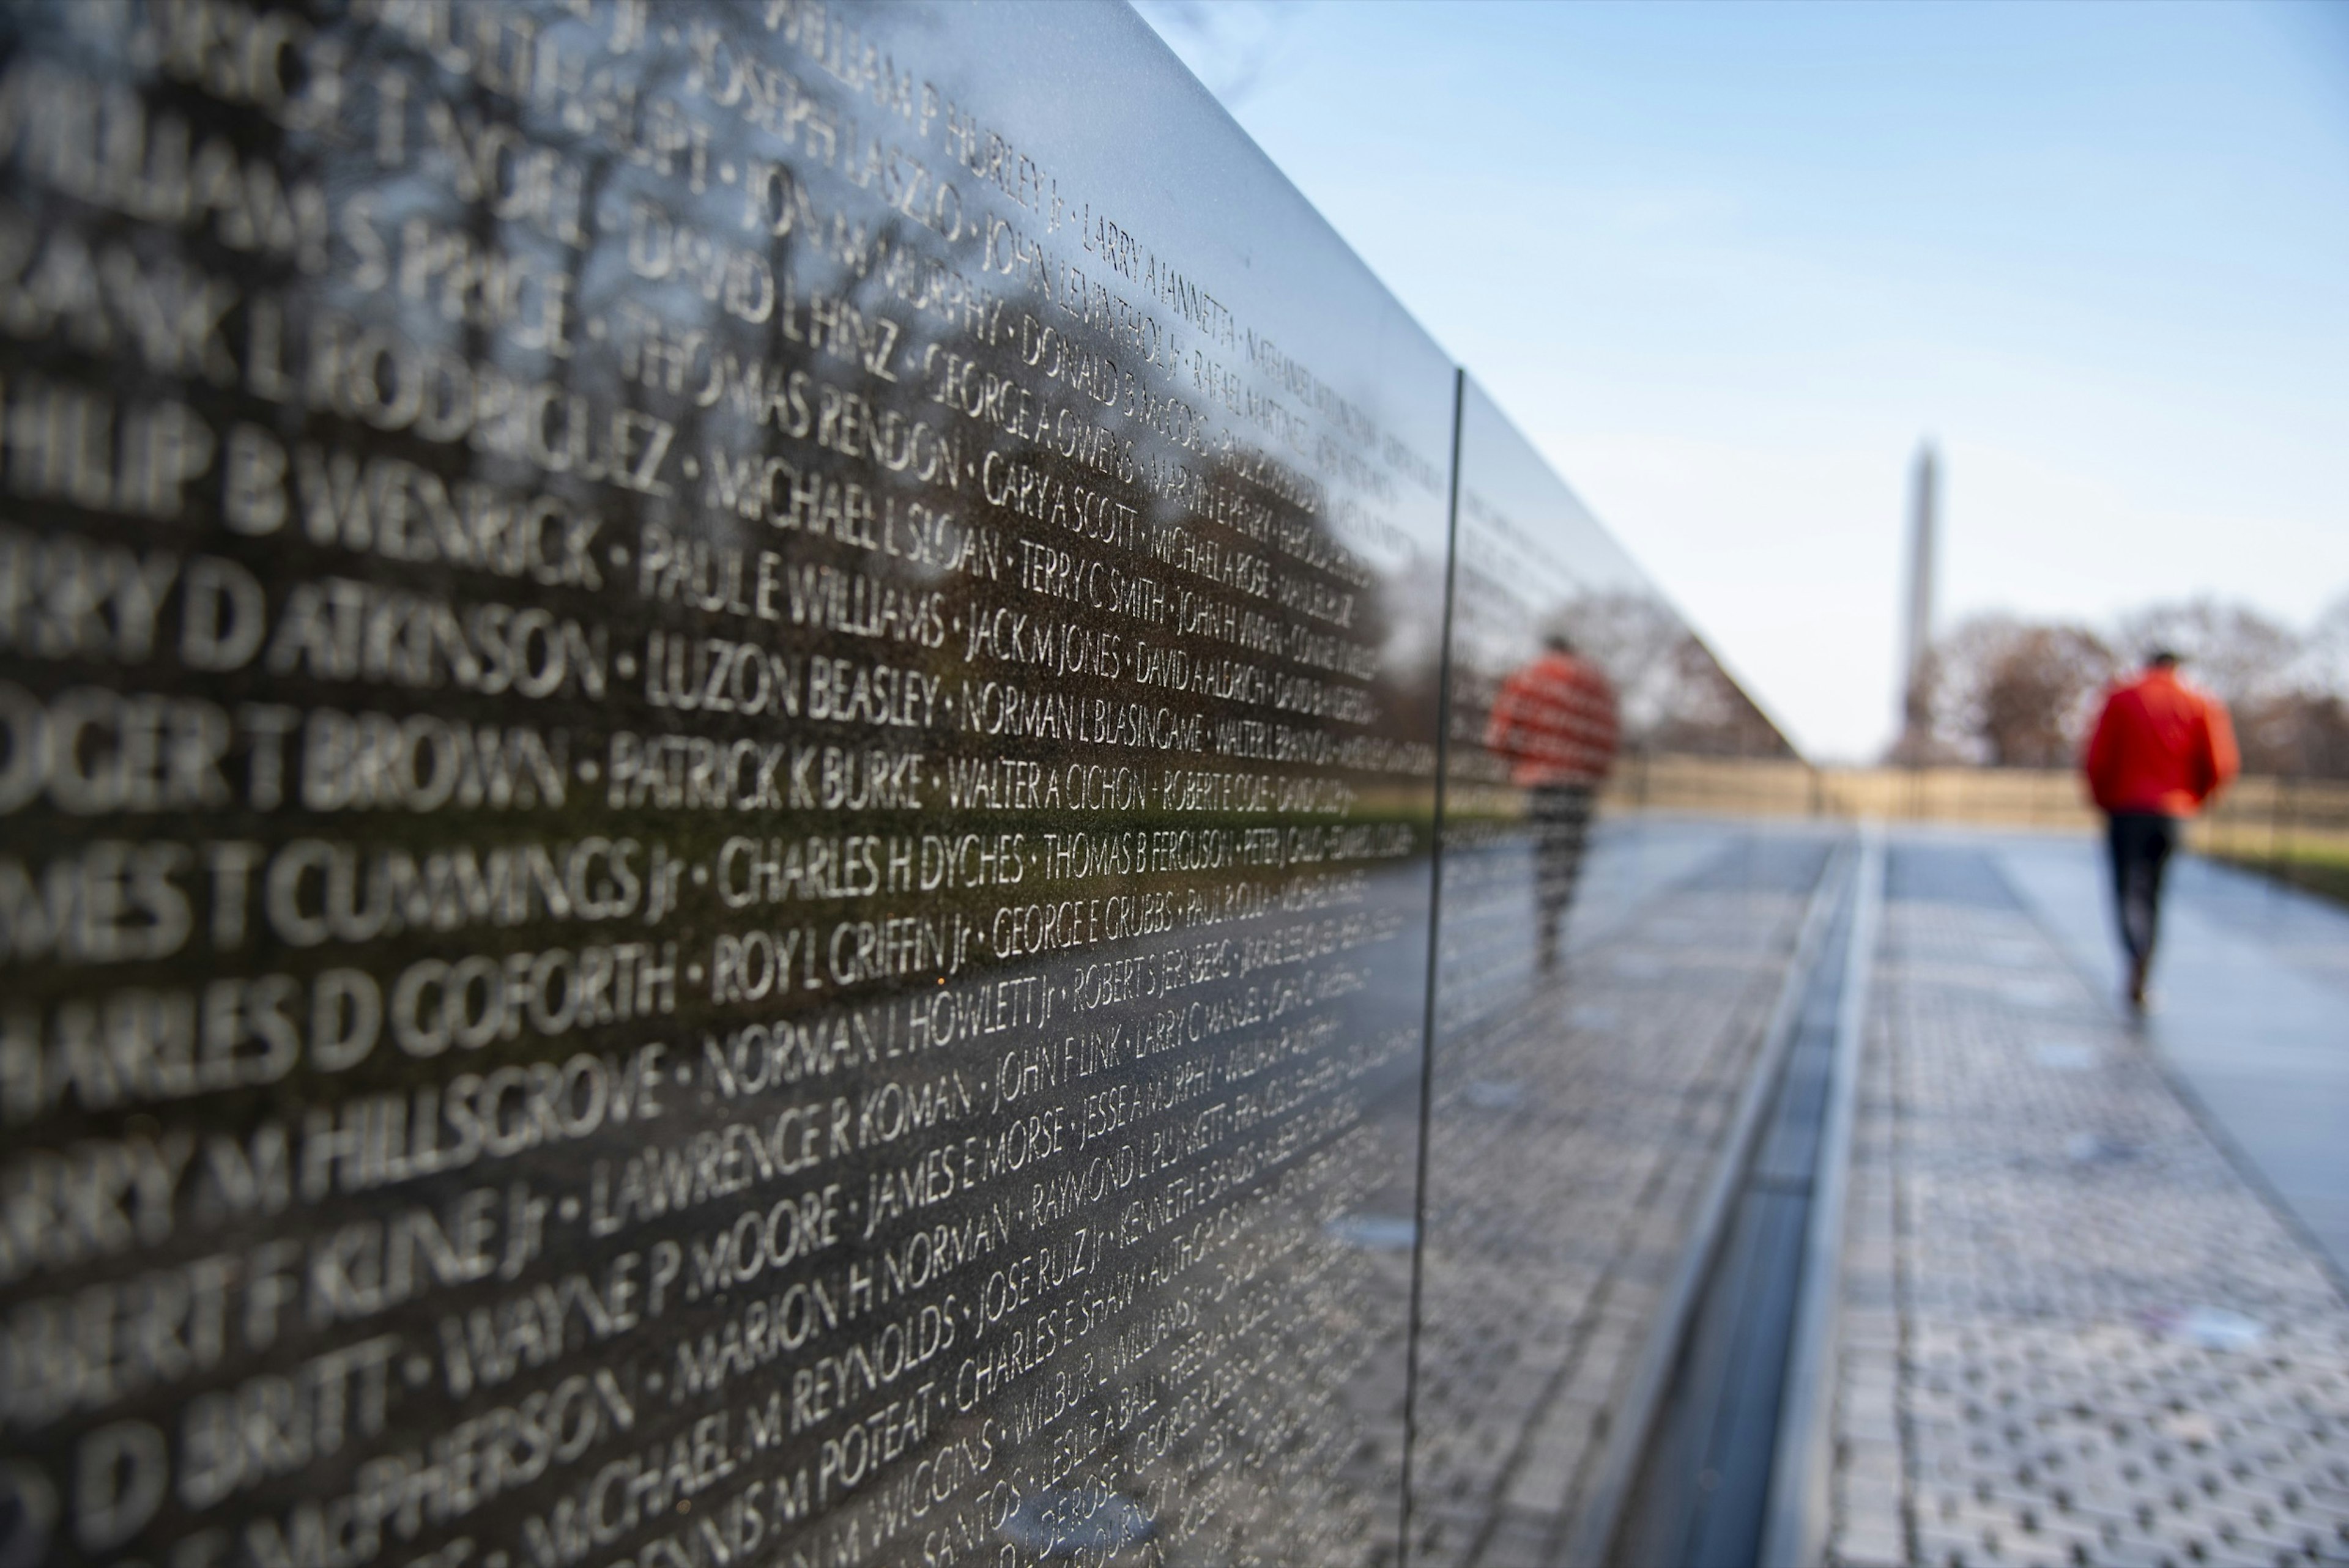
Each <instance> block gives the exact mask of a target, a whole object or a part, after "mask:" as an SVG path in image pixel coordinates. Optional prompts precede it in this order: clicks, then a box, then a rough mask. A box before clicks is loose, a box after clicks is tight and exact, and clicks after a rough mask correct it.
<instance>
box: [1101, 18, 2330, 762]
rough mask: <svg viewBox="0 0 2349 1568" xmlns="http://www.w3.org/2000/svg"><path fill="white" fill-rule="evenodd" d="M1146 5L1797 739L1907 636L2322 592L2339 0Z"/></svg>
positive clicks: (2291, 608)
mask: <svg viewBox="0 0 2349 1568" xmlns="http://www.w3.org/2000/svg"><path fill="white" fill-rule="evenodd" d="M1143 10H1144V15H1146V16H1148V17H1150V19H1151V20H1152V21H1153V23H1154V25H1155V26H1158V27H1159V29H1160V32H1161V34H1162V36H1165V37H1166V38H1167V40H1168V41H1169V42H1170V43H1171V44H1173V45H1174V46H1175V47H1176V49H1177V52H1178V53H1181V54H1183V55H1184V57H1185V59H1186V60H1187V61H1189V62H1190V63H1191V64H1192V66H1193V68H1194V69H1195V70H1197V71H1198V72H1199V74H1200V75H1201V77H1203V78H1204V79H1205V80H1206V82H1207V85H1208V86H1209V87H1210V88H1215V89H1216V91H1217V93H1218V95H1219V96H1221V97H1223V98H1224V99H1225V101H1226V105H1227V107H1229V108H1232V110H1233V112H1234V113H1235V115H1236V116H1237V119H1239V121H1240V123H1241V124H1242V125H1243V126H1244V127H1246V129H1247V130H1248V132H1249V133H1250V134H1251V135H1252V136H1254V137H1255V138H1256V139H1257V141H1258V142H1259V143H1261V144H1262V145H1263V146H1264V148H1265V149H1266V150H1267V151H1268V153H1269V154H1270V155H1271V156H1272V158H1273V159H1274V160H1275V161H1276V162H1278V164H1279V165H1280V166H1281V168H1282V169H1284V170H1286V171H1287V172H1288V175H1289V177H1290V178H1291V179H1292V180H1294V181H1296V182H1297V184H1298V185H1299V188H1300V189H1301V190H1302V191H1304V192H1305V194H1306V195H1307V196H1308V197H1309V199H1311V200H1312V201H1314V202H1315V204H1316V205H1318V206H1319V208H1320V209H1321V211H1323V212H1324V213H1326V214H1327V215H1328V216H1329V218H1330V221H1331V222H1333V223H1334V224H1335V225H1336V226H1337V228H1338V230H1339V231H1340V232H1341V233H1343V234H1344V235H1345V236H1346V237H1347V238H1348V239H1349V240H1350V241H1351V242H1352V243H1353V244H1354V245H1355V247H1356V248H1357V249H1358V250H1360V251H1361V253H1362V254H1363V255H1364V256H1365V257H1366V258H1367V259H1368V260H1369V262H1370V263H1371V266H1372V267H1374V268H1375V269H1377V271H1378V272H1379V273H1380V274H1381V276H1382V277H1384V278H1385V279H1386V281H1387V283H1388V284H1389V286H1391V287H1392V289H1393V290H1394V291H1395V293H1396V294H1398V295H1399V296H1401V298H1402V301H1403V303H1404V304H1406V305H1408V306H1409V307H1410V308H1411V309H1412V310H1413V312H1414V313H1415V314H1416V315H1418V316H1419V318H1420V319H1421V321H1422V322H1423V323H1424V324H1425V325H1427V327H1428V328H1429V330H1430V331H1432V332H1433V333H1434V335H1436V337H1437V338H1438V339H1439V340H1440V341H1442V342H1443V343H1444V346H1446V347H1447V348H1448V349H1450V350H1451V352H1452V353H1454V355H1455V356H1458V357H1459V358H1460V359H1461V360H1462V361H1463V362H1464V364H1466V365H1467V366H1469V368H1470V370H1471V371H1472V372H1474V373H1475V375H1476V376H1478V377H1480V378H1481V379H1482V380H1483V381H1484V382H1485V385H1486V386H1488V387H1490V388H1492V390H1493V392H1494V394H1495V397H1496V398H1497V399H1498V400H1499V401H1500V403H1501V405H1502V406H1503V407H1505V408H1506V409H1508V410H1509V412H1510V414H1511V416H1512V417H1513V418H1515V419H1516V422H1517V423H1518V424H1519V425H1520V426H1521V427H1522V428H1524V429H1525V430H1526V433H1527V434H1528V435H1529V436H1531V437H1532V438H1534V440H1535V441H1536V442H1537V444H1538V445H1539V446H1540V447H1541V448H1542V449H1544V450H1545V451H1546V452H1547V454H1548V455H1549V457H1550V459H1551V460H1552V461H1553V462H1554V463H1555V464H1556V465H1557V468H1558V469H1559V471H1560V472H1561V473H1563V474H1564V475H1565V476H1566V478H1567V479H1568V481H1569V482H1571V483H1572V484H1573V485H1574V486H1575V487H1576V488H1577V489H1578V490H1580V491H1581V492H1582V494H1583V496H1584V498H1585V499H1586V500H1588V501H1589V502H1590V503H1591V505H1592V507H1593V508H1594V509H1595V510H1596V511H1598V512H1599V515H1600V516H1601V517H1602V518H1603V519H1605V520H1606V521H1607V522H1608V523H1609V525H1610V526H1611V527H1612V528H1613V529H1614V531H1616V533H1617V534H1618V535H1619V537H1620V538H1622V540H1623V541H1624V542H1625V543H1626V544H1627V545H1628V546H1629V547H1630V550H1631V552H1633V554H1634V555H1636V556H1637V557H1639V558H1640V561H1641V562H1643V563H1644V564H1645V565H1646V566H1647V567H1648V568H1649V569H1650V571H1651V573H1653V574H1654V575H1655V576H1656V577H1657V579H1658V580H1659V581H1660V582H1661V583H1662V584H1663V586H1664V588H1665V589H1666V591H1667V592H1668V593H1671V595H1672V596H1673V597H1674V598H1675V599H1677V600H1678V601H1679V602H1680V603H1682V605H1683V607H1684V608H1686V609H1687V610H1688V612H1689V613H1690V614H1691V616H1692V619H1693V620H1694V621H1695V622H1696V623H1697V624H1698V625H1699V626H1700V627H1701V628H1702V630H1703V631H1704V632H1705V633H1706V634H1707V635H1708V637H1710V638H1711V639H1712V640H1713V643H1714V644H1715V645H1716V646H1718V647H1719V648H1720V649H1721V650H1722V651H1723V653H1724V654H1725V655H1726V656H1727V658H1728V660H1729V662H1730V663H1731V664H1732V665H1733V667H1735V668H1736V669H1737V670H1738V671H1739V673H1740V674H1741V675H1742V676H1744V677H1745V678H1746V679H1747V681H1748V683H1749V684H1750V685H1751V686H1753V687H1754V689H1755V691H1756V693H1757V695H1759V696H1761V697H1762V698H1763V700H1764V703H1765V704H1766V705H1767V706H1768V707H1771V708H1772V710H1773V711H1774V712H1775V713H1777V714H1779V715H1780V716H1782V717H1783V718H1784V719H1785V721H1786V722H1787V724H1788V726H1789V727H1790V728H1791V729H1792V730H1793V731H1794V732H1795V738H1796V739H1797V740H1798V742H1800V743H1801V744H1803V745H1804V746H1805V747H1806V749H1808V750H1810V751H1811V752H1812V754H1813V755H1815V756H1818V757H1822V758H1859V757H1865V756H1872V755H1873V754H1874V753H1875V752H1876V751H1877V750H1878V749H1879V748H1881V747H1882V746H1883V744H1884V743H1885V742H1886V741H1887V740H1888V739H1889V734H1890V729H1891V724H1892V716H1893V711H1894V700H1893V688H1894V685H1895V680H1896V676H1895V669H1894V665H1895V645H1896V643H1897V640H1898V628H1897V624H1896V615H1895V604H1896V594H1897V590H1898V584H1899V574H1900V570H1901V528H1902V518H1903V512H1904V508H1905V505H1906V501H1905V486H1906V482H1907V472H1908V469H1909V463H1910V460H1911V459H1912V458H1913V456H1914V454H1915V451H1916V449H1917V446H1918V443H1919V442H1920V439H1922V438H1927V437H1930V438H1932V439H1933V440H1934V441H1935V442H1936V444H1937V445H1938V446H1939V448H1940V451H1941V454H1942V459H1943V469H1944V473H1945V491H1944V519H1945V521H1944V531H1945V546H1944V551H1943V554H1942V562H1941V593H1940V606H1941V616H1942V622H1943V624H1945V625H1946V624H1949V623H1950V622H1951V621H1953V620H1954V619H1956V618H1958V617H1960V616H1961V615H1963V614H1968V613H1970V612H1973V611H1978V610H1984V609H1992V608H2002V609H2012V610H2018V611H2022V612H2025V613H2029V614H2047V615H2063V616H2069V617H2075V618H2078V619H2083V620H2086V621H2089V622H2091V623H2104V622H2107V621H2109V620H2110V619H2111V618H2112V617H2113V616H2114V615H2116V614H2118V613H2119V612H2122V611H2125V610H2127V609H2130V608H2134V607H2137V606H2139V605H2142V604H2144V603H2148V602H2151V601H2155V600H2162V599H2177V598H2184V597H2189V596H2192V595H2196V594H2200V593H2215V594H2218V595H2220V596H2222V597H2226V598H2230V599H2238V600H2244V601H2248V602H2250V603H2253V604H2255V605H2257V606H2259V607H2260V608H2261V609H2263V610H2265V611H2267V612H2269V613H2270V614H2274V615H2276V616H2278V617H2280V618H2282V619H2284V620H2286V621H2288V622H2292V623H2294V624H2303V625H2304V624H2307V623H2308V622H2309V621H2310V620H2312V619H2313V617H2314V616H2315V615H2316V614H2318V613H2319V612H2320V611H2321V610H2323V608H2324V607H2325V606H2327V605H2328V604H2330V603H2333V602H2335V601H2337V600H2339V599H2341V598H2342V597H2343V596H2344V594H2349V5H2331V6H2329V7H2328V6H2318V5H2267V4H2260V3H2257V0H2235V3H2231V4H2223V5H2177V4H2170V5H2120V4H2112V3H2104V4H2093V5H2048V4H2035V5H2021V4H2013V5H1991V4H1962V5H1938V4H1900V5H1861V4H1856V3H1845V4H1813V5H1773V4H1762V3H1755V0H1743V3H1739V4H1732V5H1705V4H1695V3H1676V4H1657V5H1600V4H1579V5H1546V4H1538V3H1535V0H1444V3H1442V4H1433V5H1423V4H1415V3H1412V0H1375V3H1370V0H1352V3H1341V0H1319V3H1314V0H1288V3H1269V4H1268V3H1263V0H1204V3H1195V4H1184V3H1182V0H1174V3H1172V4H1168V3H1156V4H1146V5H1144V6H1143Z"/></svg>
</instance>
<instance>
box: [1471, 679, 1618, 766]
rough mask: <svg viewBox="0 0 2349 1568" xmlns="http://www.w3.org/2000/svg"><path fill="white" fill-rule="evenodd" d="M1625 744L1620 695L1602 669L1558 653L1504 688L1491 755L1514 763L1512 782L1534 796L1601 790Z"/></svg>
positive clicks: (1489, 742) (1490, 730)
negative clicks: (1546, 790)
mask: <svg viewBox="0 0 2349 1568" xmlns="http://www.w3.org/2000/svg"><path fill="white" fill-rule="evenodd" d="M1617 740H1618V736H1617V731H1616V717H1615V688H1614V687H1613V686H1609V684H1608V681H1607V677H1606V676H1604V675H1603V674H1601V673H1600V672H1599V666H1598V665H1592V664H1588V663H1586V662H1585V661H1583V660H1581V659H1578V658H1576V657H1575V656H1574V655H1571V654H1561V653H1557V652H1555V651H1553V652H1550V653H1546V654H1544V655H1542V656H1541V657H1539V658H1537V659H1536V660H1535V661H1534V662H1533V663H1531V664H1529V665H1526V666H1525V667H1524V668H1523V669H1520V670H1517V671H1516V672H1514V673H1513V674H1511V675H1510V676H1509V677H1508V678H1507V679H1506V680H1504V681H1503V682H1502V683H1501V689H1500V692H1499V694H1498V695H1497V696H1495V697H1494V698H1493V715H1492V718H1491V720H1490V721H1489V722H1488V723H1487V724H1486V725H1485V747H1486V748H1487V749H1489V750H1491V751H1494V752H1495V753H1497V754H1498V755H1500V756H1502V757H1505V758H1508V760H1509V782H1510V783H1512V784H1515V785H1516V786H1517V787H1518V788H1520V789H1541V788H1543V787H1545V786H1548V785H1557V784H1596V783H1598V782H1599V780H1600V779H1604V778H1606V777H1607V770H1608V769H1609V768H1611V767H1613V766H1614V764H1615V748H1616V745H1617Z"/></svg>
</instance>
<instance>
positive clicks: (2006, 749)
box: [1892, 598, 2349, 779]
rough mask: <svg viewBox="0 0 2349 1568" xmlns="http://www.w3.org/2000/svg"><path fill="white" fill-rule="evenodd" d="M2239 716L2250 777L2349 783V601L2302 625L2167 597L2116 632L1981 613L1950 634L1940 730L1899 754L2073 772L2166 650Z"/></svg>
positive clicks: (1900, 757) (1911, 740)
mask: <svg viewBox="0 0 2349 1568" xmlns="http://www.w3.org/2000/svg"><path fill="white" fill-rule="evenodd" d="M2158 647H2167V648H2169V649H2172V650H2174V651H2175V652H2176V653H2178V655H2179V656H2180V657H2182V658H2183V659H2184V660H2185V662H2186V665H2185V673H2186V675H2187V677H2188V678H2189V680H2192V681H2193V682H2195V683H2196V684H2197V685H2199V686H2202V687H2203V688H2204V689H2206V690H2209V691H2211V692H2214V693H2216V694H2217V695H2218V696H2220V697H2221V698H2223V699H2224V700H2225V702H2226V704H2227V707H2228V708H2229V710H2230V712H2231V713H2232V714H2233V715H2234V719H2235V732H2236V738H2237V739H2238V740H2239V741H2240V744H2241V746H2242V749H2243V767H2244V769H2245V770H2246V771H2247V772H2251V773H2269V774H2281V775H2286V776H2291V777H2297V778H2316V779H2349V598H2344V599H2342V600H2341V601H2340V602H2339V603H2335V604H2334V605H2333V607H2332V608H2331V609H2330V610H2327V611H2326V612H2325V613H2324V614H2322V615H2320V616H2318V617H2317V619H2316V620H2315V622H2314V623H2313V624H2312V625H2310V626H2309V627H2308V628H2307V629H2306V630H2304V631H2301V630H2295V629H2293V628H2292V627H2290V626H2287V625H2285V624H2282V623H2281V622H2279V621H2276V620H2274V619H2272V618H2271V617H2269V616H2267V615H2264V614H2261V613H2260V612H2259V611H2257V610H2254V609H2251V607H2250V606H2248V605H2244V604H2235V603H2226V602H2223V601H2220V600H2217V599H2210V598H2202V599H2195V600H2190V601H2187V602H2185V603H2169V604H2156V605H2152V606H2150V607H2148V608H2146V609H2143V610H2139V611H2137V612H2135V613H2134V614H2127V615H2124V616H2122V617H2121V618H2120V619H2119V621H2118V622H2116V623H2115V624H2112V625H2110V626H2108V627H2096V626H2091V625H2088V624H2084V623H2081V622H2076V621H2034V620H2029V619H2026V618H2024V617H2022V616H2018V615H2008V614H1987V615H1976V616H1973V617H1971V619H1969V620H1966V621H1963V622H1961V623H1960V624H1958V625H1957V626H1955V627H1953V628H1952V629H1951V631H1950V633H1949V634H1947V635H1946V636H1944V637H1942V638H1941V639H1940V641H1939V642H1937V643H1936V644H1935V645H1934V646H1933V650H1932V653H1931V655H1930V662H1929V668H1928V670H1927V672H1926V679H1927V682H1928V694H1927V702H1926V709H1927V713H1928V714H1929V716H1930V720H1929V726H1928V727H1927V729H1926V731H1925V732H1924V733H1923V734H1921V735H1914V736H1908V737H1904V738H1902V740H1901V741H1900V742H1899V744H1898V745H1896V746H1895V747H1894V748H1893V756H1892V760H1894V761H1897V762H1915V763H1971V764H1976V765H1980V766H1984V767H1993V768H2063V767H2069V766H2070V765H2071V764H2072V763H2073V761H2074V760H2075V758H2077V757H2078V756H2079V751H2080V747H2081V744H2082V742H2083V741H2085V738H2086V737H2087V732H2088V727H2089V726H2090V725H2091V724H2093V723H2094V722H2095V717H2096V710H2097V707H2098V706H2099V705H2100V704H2101V703H2102V701H2103V700H2104V695H2105V692H2106V688H2107V687H2109V686H2111V685H2112V683H2113V682H2114V681H2115V680H2116V679H2117V678H2119V677H2122V676H2127V675H2128V674H2130V673H2131V672H2133V671H2134V670H2135V669H2137V666H2138V665H2140V664H2142V663H2143V661H2144V659H2145V656H2146V655H2147V654H2148V653H2149V652H2151V651H2152V650H2153V649H2155V648H2158Z"/></svg>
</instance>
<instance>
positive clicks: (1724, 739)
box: [1545, 593, 1794, 758]
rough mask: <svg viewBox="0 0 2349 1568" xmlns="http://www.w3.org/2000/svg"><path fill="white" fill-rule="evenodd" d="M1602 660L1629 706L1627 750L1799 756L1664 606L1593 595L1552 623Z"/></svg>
mask: <svg viewBox="0 0 2349 1568" xmlns="http://www.w3.org/2000/svg"><path fill="white" fill-rule="evenodd" d="M1545 624H1546V625H1549V626H1555V627H1556V628H1557V629H1558V630H1560V631H1563V632H1564V633H1566V634H1567V635H1568V636H1570V637H1572V638H1573V639H1574V641H1575V643H1576V645H1578V647H1579V648H1581V649H1582V650H1583V652H1585V653H1586V654H1588V655H1589V656H1590V657H1591V658H1593V659H1595V660H1597V661H1598V662H1599V665H1600V666H1601V667H1603V668H1604V669H1605V670H1606V671H1607V673H1608V675H1609V677H1610V678H1612V679H1613V681H1614V683H1615V686H1616V690H1617V691H1618V692H1619V694H1620V695H1621V698H1622V705H1623V742H1624V747H1625V749H1626V750H1636V751H1643V752H1648V753H1651V754H1655V755H1663V756H1694V757H1741V758H1791V757H1793V756H1794V748H1792V747H1790V746H1789V745H1787V743H1786V741H1785V738H1784V737H1783V736H1781V735H1779V733H1778V731H1777V728H1776V727H1775V726H1774V725H1773V724H1772V723H1771V722H1770V720H1769V719H1768V718H1767V717H1764V714H1763V712H1762V710H1761V709H1760V708H1759V707H1755V706H1754V699H1753V698H1752V697H1750V696H1746V695H1745V693H1744V691H1743V690H1742V689H1741V688H1740V687H1739V686H1738V685H1737V683H1736V682H1735V681H1734V680H1733V679H1732V678H1731V677H1730V675H1729V672H1728V671H1726V670H1724V669H1723V668H1722V667H1721V661H1720V660H1719V659H1717V658H1715V657H1714V656H1713V653H1712V651H1711V650H1710V649H1708V648H1707V647H1706V646H1705V645H1704V644H1703V643H1702V641H1701V640H1699V638H1698V637H1697V635H1696V634H1695V633H1694V632H1692V631H1691V630H1690V629H1689V626H1688V624H1687V623H1686V622H1684V621H1682V619H1681V618H1680V616H1679V615H1677V614H1674V613H1673V612H1672V610H1671V606H1670V605H1668V604H1666V603H1664V602H1663V601H1662V600H1661V599H1658V598H1656V597H1654V596H1653V595H1651V594H1646V593H1587V594H1583V595H1580V596H1578V597H1577V598H1575V599H1573V600H1571V601H1569V602H1568V603H1567V604H1565V605H1564V606H1563V607H1561V608H1560V609H1558V610H1557V612H1556V613H1555V614H1551V615H1550V616H1548V617H1547V618H1546V620H1545Z"/></svg>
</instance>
